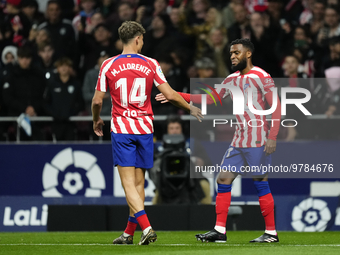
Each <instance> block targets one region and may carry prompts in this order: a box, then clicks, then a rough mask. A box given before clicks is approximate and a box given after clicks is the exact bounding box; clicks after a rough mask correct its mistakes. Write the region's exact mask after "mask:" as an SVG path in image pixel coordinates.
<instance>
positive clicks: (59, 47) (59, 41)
mask: <svg viewBox="0 0 340 255" xmlns="http://www.w3.org/2000/svg"><path fill="white" fill-rule="evenodd" d="M62 2H64V1H62ZM46 18H47V21H46V22H44V23H42V24H40V26H39V27H38V29H39V30H40V29H46V30H47V31H48V32H49V34H50V36H51V41H52V43H53V46H54V49H55V54H56V55H57V56H58V57H63V56H67V57H68V58H70V59H72V60H75V57H76V51H77V50H76V41H75V40H76V38H75V32H74V29H73V26H72V23H71V22H70V21H69V20H66V19H62V16H61V6H60V2H59V1H56V0H50V1H49V2H48V4H47V10H46Z"/></svg>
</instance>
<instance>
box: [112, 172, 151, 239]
mask: <svg viewBox="0 0 340 255" xmlns="http://www.w3.org/2000/svg"><path fill="white" fill-rule="evenodd" d="M144 183H145V169H141V168H136V169H135V187H136V189H137V192H138V194H139V196H140V198H141V199H142V201H143V204H144V202H145V190H144ZM137 225H138V222H137V220H136V218H135V215H134V213H133V210H132V209H131V208H130V210H129V220H128V224H127V227H126V229H125V231H124V233H123V234H122V235H121V236H119V237H118V238H116V239H115V240H113V244H133V236H134V233H135V231H136V228H137Z"/></svg>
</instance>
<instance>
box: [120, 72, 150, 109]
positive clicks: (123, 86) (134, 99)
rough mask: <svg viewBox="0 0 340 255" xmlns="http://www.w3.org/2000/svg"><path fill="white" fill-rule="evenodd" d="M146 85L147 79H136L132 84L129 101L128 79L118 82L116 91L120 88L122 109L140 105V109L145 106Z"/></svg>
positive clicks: (121, 79)
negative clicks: (130, 105)
mask: <svg viewBox="0 0 340 255" xmlns="http://www.w3.org/2000/svg"><path fill="white" fill-rule="evenodd" d="M145 84H146V82H145V78H135V79H134V80H133V83H132V87H131V90H130V94H129V101H128V91H127V78H120V79H119V80H118V81H117V82H116V86H115V89H118V88H120V103H121V105H122V107H127V106H128V104H138V106H139V107H141V106H143V105H144V102H145V101H146V99H147V96H146V95H145ZM137 94H138V95H137Z"/></svg>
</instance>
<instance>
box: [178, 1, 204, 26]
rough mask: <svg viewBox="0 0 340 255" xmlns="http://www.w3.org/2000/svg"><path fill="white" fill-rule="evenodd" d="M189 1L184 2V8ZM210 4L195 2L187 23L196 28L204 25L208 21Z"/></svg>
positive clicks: (192, 4)
mask: <svg viewBox="0 0 340 255" xmlns="http://www.w3.org/2000/svg"><path fill="white" fill-rule="evenodd" d="M186 3H187V1H183V2H182V8H184V7H185V6H186ZM209 7H210V3H209V1H208V0H193V1H192V3H191V7H190V9H189V13H188V15H187V23H188V25H189V26H196V25H200V24H203V23H204V22H205V21H206V15H207V12H208V9H209Z"/></svg>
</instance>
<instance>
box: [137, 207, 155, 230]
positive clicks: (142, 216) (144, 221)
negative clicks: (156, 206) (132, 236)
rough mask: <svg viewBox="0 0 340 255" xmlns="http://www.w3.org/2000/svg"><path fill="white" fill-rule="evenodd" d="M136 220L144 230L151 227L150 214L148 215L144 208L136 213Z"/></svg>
mask: <svg viewBox="0 0 340 255" xmlns="http://www.w3.org/2000/svg"><path fill="white" fill-rule="evenodd" d="M135 217H136V220H137V221H138V224H139V226H140V227H141V229H142V230H144V229H146V228H147V227H150V226H151V225H150V222H149V219H148V216H146V213H145V211H144V210H142V211H139V212H138V213H136V214H135Z"/></svg>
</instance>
